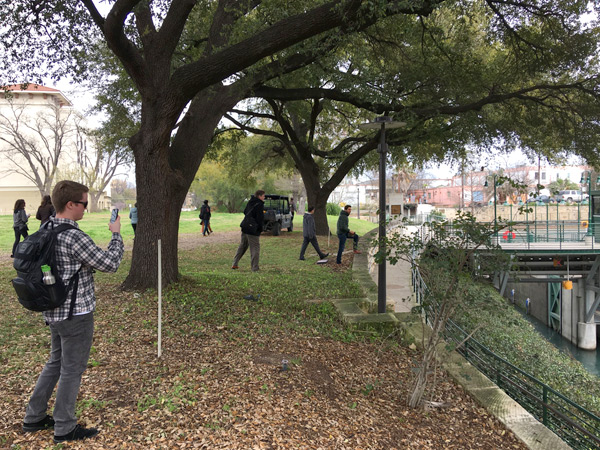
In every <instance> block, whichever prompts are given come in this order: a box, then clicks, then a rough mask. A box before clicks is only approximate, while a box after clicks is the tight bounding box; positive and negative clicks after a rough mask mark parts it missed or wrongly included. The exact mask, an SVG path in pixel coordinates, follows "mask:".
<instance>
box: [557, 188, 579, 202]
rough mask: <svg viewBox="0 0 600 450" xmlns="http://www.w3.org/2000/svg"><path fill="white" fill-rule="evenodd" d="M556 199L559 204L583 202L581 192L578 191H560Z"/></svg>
mask: <svg viewBox="0 0 600 450" xmlns="http://www.w3.org/2000/svg"><path fill="white" fill-rule="evenodd" d="M554 198H555V199H556V201H557V202H580V201H581V200H583V196H582V195H581V191H576V190H574V189H567V190H564V191H559V192H558V194H557V195H556V196H555V197H554Z"/></svg>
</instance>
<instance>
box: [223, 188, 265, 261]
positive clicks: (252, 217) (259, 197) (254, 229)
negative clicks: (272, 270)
mask: <svg viewBox="0 0 600 450" xmlns="http://www.w3.org/2000/svg"><path fill="white" fill-rule="evenodd" d="M264 200H265V191H261V190H258V191H256V192H255V193H254V196H253V197H251V198H250V201H249V202H248V204H247V205H246V209H244V216H245V217H244V220H243V221H242V224H240V226H241V228H242V239H241V241H240V245H239V247H238V249H237V252H236V254H235V257H234V258H233V264H232V265H231V268H232V269H238V268H239V267H238V263H239V262H240V259H242V256H244V253H246V250H248V247H250V263H251V266H252V272H258V270H259V267H258V257H259V256H260V241H259V239H260V233H262V230H263V221H264V209H263V208H264V205H265V201H264ZM247 219H248V220H247ZM248 221H249V222H254V224H253V225H254V226H249V225H247V224H246V223H245V222H248Z"/></svg>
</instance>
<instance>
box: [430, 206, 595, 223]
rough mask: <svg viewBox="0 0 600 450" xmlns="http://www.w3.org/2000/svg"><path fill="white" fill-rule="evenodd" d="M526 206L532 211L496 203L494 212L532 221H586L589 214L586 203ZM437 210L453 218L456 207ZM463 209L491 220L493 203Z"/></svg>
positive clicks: (478, 217)
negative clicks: (525, 211) (520, 210)
mask: <svg viewBox="0 0 600 450" xmlns="http://www.w3.org/2000/svg"><path fill="white" fill-rule="evenodd" d="M528 207H530V208H532V209H533V212H531V213H528V214H521V213H519V206H518V205H512V206H510V205H507V206H504V205H496V214H497V217H498V219H503V220H510V221H515V222H525V221H529V222H532V221H534V220H536V221H545V220H557V214H558V220H568V221H577V220H579V221H580V222H581V221H587V220H588V215H589V209H588V205H578V204H576V203H575V204H572V205H558V209H557V206H556V204H554V205H549V206H548V207H546V205H543V206H540V205H533V204H530V205H528ZM436 209H437V210H438V211H442V212H443V213H444V215H445V216H446V217H447V218H448V219H454V218H455V217H456V212H457V211H458V208H454V207H448V208H446V207H441V206H438V207H436ZM464 211H467V212H470V213H472V214H474V215H475V217H476V218H477V220H478V221H479V222H492V221H493V220H494V205H487V206H481V207H478V208H473V209H471V208H469V207H467V208H465V209H464Z"/></svg>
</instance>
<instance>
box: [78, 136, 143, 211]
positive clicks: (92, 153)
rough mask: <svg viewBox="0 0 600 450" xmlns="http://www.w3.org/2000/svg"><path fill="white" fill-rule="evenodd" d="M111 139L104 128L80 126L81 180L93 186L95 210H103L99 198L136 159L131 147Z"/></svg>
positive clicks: (91, 187)
mask: <svg viewBox="0 0 600 450" xmlns="http://www.w3.org/2000/svg"><path fill="white" fill-rule="evenodd" d="M88 138H89V144H90V145H88ZM111 142H112V141H110V140H107V139H105V138H104V134H103V132H102V130H87V129H85V128H83V127H81V126H78V127H77V142H76V147H77V165H78V168H79V174H80V177H81V182H82V183H84V184H85V185H87V186H88V187H89V189H90V192H89V194H90V211H91V212H94V211H98V210H99V207H98V201H99V200H100V197H101V196H102V193H103V192H104V190H105V189H106V186H108V185H109V183H110V182H111V180H112V179H113V178H114V177H115V175H124V174H123V173H118V171H119V170H120V169H125V168H126V167H127V166H129V165H130V164H131V163H132V161H133V155H132V153H131V152H130V151H129V149H128V148H127V147H122V146H118V145H113V144H112V143H111Z"/></svg>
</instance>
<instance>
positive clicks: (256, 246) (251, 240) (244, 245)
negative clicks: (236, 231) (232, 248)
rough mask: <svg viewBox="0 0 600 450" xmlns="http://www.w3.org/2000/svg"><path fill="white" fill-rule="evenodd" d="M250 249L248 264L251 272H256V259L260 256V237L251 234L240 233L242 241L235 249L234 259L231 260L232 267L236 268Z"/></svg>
mask: <svg viewBox="0 0 600 450" xmlns="http://www.w3.org/2000/svg"><path fill="white" fill-rule="evenodd" d="M248 247H250V263H251V265H252V272H258V270H259V269H258V257H259V256H260V236H254V235H252V234H246V233H242V239H241V241H240V245H239V247H238V249H237V252H236V254H235V257H234V258H233V265H234V266H237V265H238V263H239V262H240V259H242V256H244V253H246V250H248Z"/></svg>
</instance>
